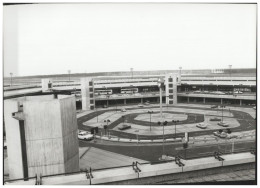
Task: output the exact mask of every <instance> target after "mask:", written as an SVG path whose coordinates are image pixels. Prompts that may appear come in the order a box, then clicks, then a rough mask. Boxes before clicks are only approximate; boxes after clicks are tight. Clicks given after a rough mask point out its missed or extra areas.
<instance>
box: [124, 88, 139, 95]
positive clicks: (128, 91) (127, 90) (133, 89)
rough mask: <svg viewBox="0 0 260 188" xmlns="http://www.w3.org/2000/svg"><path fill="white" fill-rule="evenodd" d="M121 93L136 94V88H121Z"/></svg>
mask: <svg viewBox="0 0 260 188" xmlns="http://www.w3.org/2000/svg"><path fill="white" fill-rule="evenodd" d="M121 93H122V94H124V93H138V88H122V89H121Z"/></svg>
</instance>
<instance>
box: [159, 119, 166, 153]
mask: <svg viewBox="0 0 260 188" xmlns="http://www.w3.org/2000/svg"><path fill="white" fill-rule="evenodd" d="M167 123H168V122H167V121H164V122H160V121H158V125H159V126H160V125H161V124H162V125H163V154H164V126H166V125H167Z"/></svg>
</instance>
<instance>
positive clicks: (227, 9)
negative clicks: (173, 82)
mask: <svg viewBox="0 0 260 188" xmlns="http://www.w3.org/2000/svg"><path fill="white" fill-rule="evenodd" d="M228 65H232V68H255V66H256V5H255V4H37V5H15V6H5V7H4V75H5V76H9V73H10V72H12V73H13V74H14V76H25V75H39V74H40V75H43V74H64V73H67V72H68V70H71V72H72V73H82V72H83V73H84V72H87V73H89V72H109V71H129V70H130V68H134V70H136V71H139V70H172V69H178V68H179V67H180V66H181V67H182V68H183V69H215V68H228Z"/></svg>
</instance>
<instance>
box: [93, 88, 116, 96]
mask: <svg viewBox="0 0 260 188" xmlns="http://www.w3.org/2000/svg"><path fill="white" fill-rule="evenodd" d="M112 93H113V91H112V89H102V90H99V89H98V90H95V95H107V94H108V95H112Z"/></svg>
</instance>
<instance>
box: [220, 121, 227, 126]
mask: <svg viewBox="0 0 260 188" xmlns="http://www.w3.org/2000/svg"><path fill="white" fill-rule="evenodd" d="M218 125H219V126H222V127H228V123H225V122H223V121H221V122H218Z"/></svg>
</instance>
